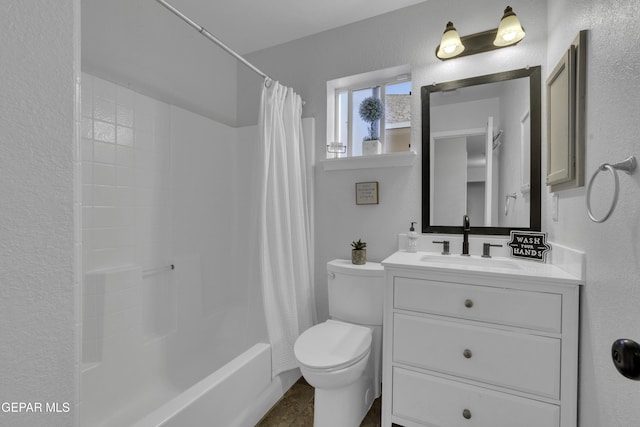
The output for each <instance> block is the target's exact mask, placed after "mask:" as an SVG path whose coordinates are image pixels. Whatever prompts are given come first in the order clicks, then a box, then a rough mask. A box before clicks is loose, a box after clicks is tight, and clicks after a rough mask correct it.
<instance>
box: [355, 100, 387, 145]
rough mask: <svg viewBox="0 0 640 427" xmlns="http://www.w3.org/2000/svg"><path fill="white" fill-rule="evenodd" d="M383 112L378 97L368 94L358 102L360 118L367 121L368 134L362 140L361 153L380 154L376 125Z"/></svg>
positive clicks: (382, 106) (382, 105)
mask: <svg viewBox="0 0 640 427" xmlns="http://www.w3.org/2000/svg"><path fill="white" fill-rule="evenodd" d="M383 114H384V104H382V101H380V98H378V97H376V96H370V97H368V98H365V99H363V100H362V102H361V103H360V118H361V119H362V120H364V121H365V122H367V123H369V129H368V132H369V134H368V135H367V136H365V137H364V140H363V141H362V154H364V155H368V154H380V152H381V144H380V139H379V136H378V127H377V126H376V124H377V122H378V120H380V117H382V115H383Z"/></svg>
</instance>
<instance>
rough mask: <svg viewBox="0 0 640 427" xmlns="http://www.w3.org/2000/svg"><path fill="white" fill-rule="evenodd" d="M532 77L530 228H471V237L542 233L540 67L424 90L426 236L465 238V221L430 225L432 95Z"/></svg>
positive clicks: (457, 81) (448, 83) (423, 228)
mask: <svg viewBox="0 0 640 427" xmlns="http://www.w3.org/2000/svg"><path fill="white" fill-rule="evenodd" d="M523 77H529V114H530V118H531V122H530V124H531V147H530V148H531V152H530V156H529V157H530V159H529V161H530V173H531V177H530V179H531V190H530V193H529V195H530V198H531V199H530V212H529V227H513V228H511V227H471V231H470V232H469V234H484V235H509V234H510V233H511V231H512V230H528V231H540V226H541V212H540V210H541V203H540V192H541V167H540V158H541V148H542V144H541V134H542V123H541V108H542V107H541V104H542V99H541V98H542V92H541V88H542V86H541V84H542V83H541V67H540V66H535V67H527V68H521V69H518V70H512V71H504V72H500V73H495V74H487V75H484V76H478V77H471V78H467V79H462V80H455V81H450V82H444V83H438V84H435V83H434V84H432V85H428V86H422V88H421V91H420V95H421V99H422V232H423V233H448V234H462V218H460V226H449V225H431V223H430V220H431V219H430V217H429V212H430V204H431V201H430V190H431V171H430V165H431V158H430V156H431V154H430V144H431V111H430V95H431V93H432V92H442V91H448V90H454V89H459V88H463V87H467V86H476V85H480V84H486V83H495V82H501V81H505V80H513V79H519V78H523Z"/></svg>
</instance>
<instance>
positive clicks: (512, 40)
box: [436, 6, 525, 61]
mask: <svg viewBox="0 0 640 427" xmlns="http://www.w3.org/2000/svg"><path fill="white" fill-rule="evenodd" d="M524 36H525V32H524V29H523V28H522V25H521V24H520V20H519V19H518V17H517V16H516V14H515V13H514V12H513V9H512V8H511V6H507V8H506V9H505V10H504V15H503V16H502V19H501V20H500V24H499V26H498V28H494V29H492V30H487V31H483V32H481V33H475V34H470V35H468V36H463V37H460V36H459V34H458V32H457V31H456V29H455V27H454V26H453V24H452V23H451V22H448V23H447V27H446V28H445V30H444V34H442V39H441V41H440V44H439V45H438V47H437V48H436V56H437V57H438V58H439V59H441V60H443V61H445V60H447V59H452V58H458V57H462V56H468V55H475V54H476V53H482V52H489V51H491V50H495V49H500V48H503V47H508V46H514V45H516V44H517V43H518V42H520V40H522V39H523V38H524Z"/></svg>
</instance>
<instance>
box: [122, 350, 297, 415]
mask: <svg viewBox="0 0 640 427" xmlns="http://www.w3.org/2000/svg"><path fill="white" fill-rule="evenodd" d="M299 377H300V373H299V371H298V370H294V371H290V372H286V373H284V374H282V375H280V376H278V377H276V378H274V379H273V380H272V379H271V347H270V346H269V344H263V343H260V344H256V345H254V346H253V347H251V348H250V349H248V350H247V351H245V352H244V353H242V354H241V355H239V356H238V357H236V358H235V359H233V360H232V361H230V362H229V363H227V364H226V365H224V366H223V367H222V368H220V369H218V370H217V371H215V372H214V373H212V374H211V375H209V376H208V377H206V378H205V379H203V380H202V381H200V382H198V383H197V384H195V385H193V386H192V387H190V388H189V389H187V390H186V391H184V392H183V393H181V394H180V395H178V396H177V397H175V398H174V399H172V400H170V401H169V402H167V403H166V404H164V405H163V406H161V407H160V408H158V409H156V410H155V411H153V412H151V413H150V414H149V415H147V416H146V417H144V418H143V419H141V420H140V421H138V422H137V423H135V424H134V425H133V427H184V426H200V425H210V426H225V427H234V426H237V427H245V426H253V425H255V424H256V423H257V422H258V421H259V420H260V418H261V417H262V416H263V415H264V414H265V413H266V412H267V411H268V410H269V408H271V406H272V405H273V404H274V403H275V402H277V400H278V399H279V398H280V397H281V396H282V395H283V394H284V392H285V391H286V390H287V389H288V388H289V387H290V386H291V385H292V384H293V383H294V382H295V381H296V380H297V379H298V378H299Z"/></svg>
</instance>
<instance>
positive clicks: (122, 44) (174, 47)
mask: <svg viewBox="0 0 640 427" xmlns="http://www.w3.org/2000/svg"><path fill="white" fill-rule="evenodd" d="M171 3H172V4H173V5H175V6H176V7H177V8H178V9H180V10H181V11H182V12H184V13H185V14H186V15H188V16H190V17H192V18H193V19H195V20H196V21H199V20H200V19H201V14H198V12H199V10H198V6H199V5H197V4H194V2H192V1H177V2H171ZM203 24H205V23H203ZM212 32H213V33H215V31H214V30H213V29H212ZM237 66H238V64H237V61H236V60H235V59H234V58H232V57H231V56H229V55H228V54H227V53H226V52H224V51H223V50H222V49H220V48H218V47H217V46H215V45H214V44H213V43H211V42H210V41H209V40H207V39H205V38H204V37H203V36H202V35H201V34H199V33H198V32H197V31H196V30H194V29H193V28H192V27H190V26H189V25H187V24H186V23H185V22H183V21H182V20H180V19H179V18H178V17H176V16H175V15H173V14H172V13H171V12H169V11H168V10H166V9H165V8H164V7H162V6H161V5H160V4H159V3H156V2H155V1H133V2H132V1H130V0H109V1H103V0H82V70H83V71H85V72H88V73H91V74H93V75H95V76H98V77H101V78H104V79H107V80H109V81H113V82H117V83H119V84H121V85H123V86H125V87H128V88H130V89H134V90H135V91H137V92H139V93H143V94H145V95H148V96H152V97H154V98H156V99H158V100H160V101H163V102H165V103H169V104H173V105H180V106H181V107H182V108H185V109H187V110H189V111H192V112H195V113H197V114H199V115H202V116H205V117H208V118H210V119H213V120H216V121H218V122H220V123H224V124H226V125H229V126H234V125H235V123H236V117H235V114H236V78H237V77H236V70H237ZM254 79H255V80H256V81H258V80H261V78H260V77H257V76H254Z"/></svg>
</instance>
